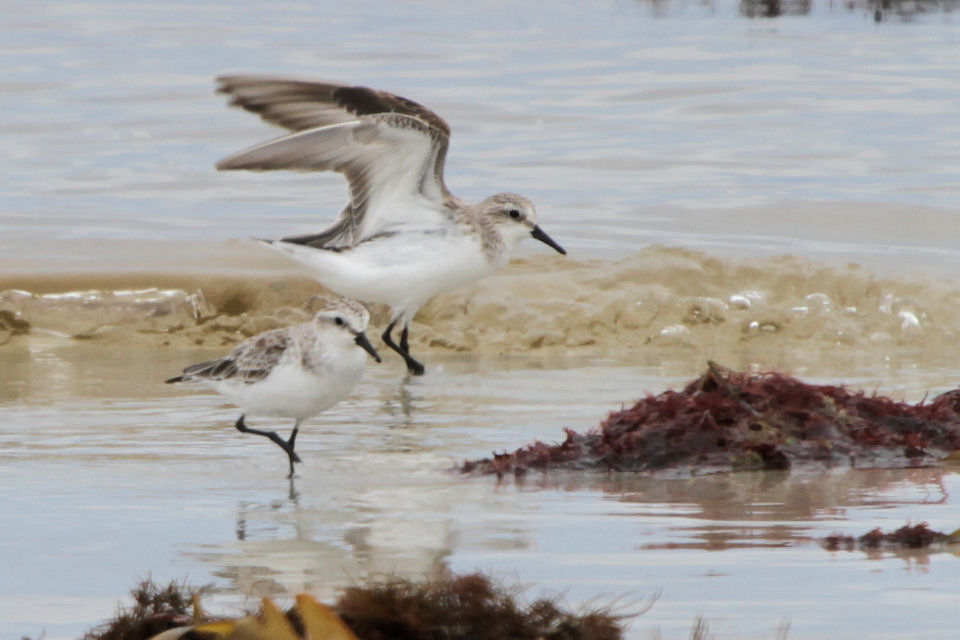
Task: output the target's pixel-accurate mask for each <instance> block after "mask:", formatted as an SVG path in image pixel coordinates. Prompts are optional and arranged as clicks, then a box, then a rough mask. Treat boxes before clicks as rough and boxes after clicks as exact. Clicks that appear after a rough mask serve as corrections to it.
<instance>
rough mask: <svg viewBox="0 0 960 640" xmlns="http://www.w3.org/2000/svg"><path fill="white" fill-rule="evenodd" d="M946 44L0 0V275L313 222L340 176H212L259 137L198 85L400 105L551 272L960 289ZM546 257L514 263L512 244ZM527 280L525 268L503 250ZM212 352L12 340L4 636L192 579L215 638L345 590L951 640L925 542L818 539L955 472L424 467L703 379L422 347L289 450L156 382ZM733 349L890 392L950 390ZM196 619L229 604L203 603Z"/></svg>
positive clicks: (686, 357)
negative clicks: (599, 260)
mask: <svg viewBox="0 0 960 640" xmlns="http://www.w3.org/2000/svg"><path fill="white" fill-rule="evenodd" d="M958 46H960V25H958V23H957V20H956V17H955V16H954V15H953V14H951V13H942V12H932V13H929V14H926V15H919V16H915V17H913V18H912V19H909V20H906V19H890V20H885V21H883V22H881V23H879V24H878V23H875V22H874V21H873V16H872V13H871V12H869V11H866V10H852V11H848V10H845V9H840V8H837V7H830V6H829V5H828V4H827V3H822V4H816V5H814V6H813V10H812V12H811V13H810V14H809V15H805V16H790V17H782V18H777V19H774V20H763V19H748V18H745V17H743V16H742V15H740V13H739V11H738V4H737V3H735V2H731V3H718V4H708V3H694V2H686V3H684V2H676V3H670V4H659V3H658V4H650V3H646V2H610V3H601V4H599V5H598V4H596V3H576V2H549V3H547V2H533V3H524V4H523V6H522V7H517V6H514V5H513V4H509V3H498V2H474V3H470V5H469V6H466V5H461V4H459V3H458V4H444V3H435V2H372V1H370V2H358V3H351V4H349V5H343V4H336V3H313V2H299V3H298V2H285V3H279V4H276V3H253V2H244V1H241V2H219V3H218V2H209V3H203V4H202V5H201V6H196V5H195V3H136V2H108V1H103V0H101V1H95V2H93V1H91V2H43V3H40V2H18V1H16V0H13V1H10V2H7V3H5V5H4V21H3V24H2V25H0V64H2V66H3V68H4V69H5V73H4V74H3V76H2V78H0V140H2V144H3V152H2V153H0V175H3V176H4V180H3V184H2V185H0V225H2V231H3V233H2V234H0V270H2V272H3V273H4V274H5V275H10V274H26V275H25V276H24V277H27V276H29V274H31V273H38V272H46V273H54V274H61V273H62V274H76V273H78V272H86V271H97V272H104V271H118V272H126V271H135V270H147V271H149V270H158V271H166V270H186V271H203V270H213V269H239V268H244V267H246V266H248V265H247V263H246V262H245V255H244V252H243V251H242V250H241V251H236V250H234V249H231V248H230V247H232V246H234V245H232V244H231V242H233V243H235V242H236V241H237V240H238V239H243V238H247V237H249V236H265V237H275V236H280V235H287V234H292V233H296V232H300V231H310V230H315V229H316V228H317V226H318V225H320V224H323V223H324V222H326V221H328V220H329V219H331V218H332V216H333V214H334V213H335V212H336V211H338V210H339V208H340V206H341V205H342V202H343V199H344V197H345V188H344V186H343V184H342V180H341V179H340V178H339V177H338V176H300V175H280V174H275V175H251V174H218V173H216V172H215V171H214V170H213V164H214V162H215V161H216V160H217V159H219V158H221V157H223V156H225V155H227V154H229V153H232V152H234V151H236V150H238V149H239V148H242V147H244V146H247V145H249V144H254V143H257V142H260V141H262V140H264V139H266V138H268V137H270V136H272V135H274V133H275V131H274V130H272V129H271V128H270V127H268V126H266V125H264V124H263V123H261V122H259V121H257V120H256V119H255V118H253V117H250V116H248V115H247V114H243V113H240V112H238V111H236V110H230V109H227V108H226V106H225V105H224V100H223V99H222V98H221V97H219V96H215V95H212V94H211V91H212V87H213V82H212V78H213V77H214V76H215V75H217V74H221V73H229V72H241V71H257V72H282V73H291V74H298V75H307V76H317V77H323V78H329V79H335V80H342V81H347V82H356V83H362V84H366V85H369V86H375V87H382V88H386V89H390V90H393V91H396V92H399V93H402V94H404V95H408V96H410V97H412V98H414V99H416V100H418V101H421V102H423V103H425V104H427V105H429V106H431V107H432V108H435V109H436V110H437V111H439V112H440V113H441V114H442V115H443V116H444V117H446V118H447V119H448V120H449V121H450V122H451V124H452V125H453V127H454V137H453V140H452V147H451V153H450V164H449V166H448V171H447V176H448V182H449V184H450V186H451V189H452V190H453V191H454V192H455V193H457V194H458V195H461V196H463V197H467V198H470V199H478V198H481V197H483V196H485V195H487V194H489V193H491V192H494V191H501V190H515V191H520V192H523V193H525V194H527V195H529V196H530V197H531V198H532V199H533V200H534V201H535V202H536V203H537V206H538V208H539V211H540V214H541V217H542V222H543V224H544V227H545V228H547V229H548V230H549V231H550V233H551V235H553V236H554V237H555V238H557V239H558V241H560V242H561V243H563V244H564V245H565V246H566V247H567V248H568V249H570V251H571V254H572V255H573V256H581V257H583V256H590V257H604V258H616V257H623V256H627V255H630V254H633V253H634V252H635V251H636V250H637V249H639V248H640V247H642V246H644V245H647V244H650V243H663V244H670V245H678V246H685V247H691V248H696V249H700V250H703V251H706V252H709V253H717V254H722V255H729V256H736V257H739V258H746V259H749V258H750V257H751V256H760V255H773V254H779V253H788V254H794V255H798V256H802V257H805V258H808V259H810V260H812V261H814V262H815V263H818V262H820V261H823V262H839V261H856V262H860V263H863V264H865V265H867V266H868V267H869V268H871V269H874V270H876V271H878V272H881V273H885V274H889V275H891V276H892V277H899V276H900V275H901V274H902V273H904V272H907V271H909V272H914V273H921V274H931V275H936V276H938V277H946V278H953V277H954V274H955V273H956V270H957V268H958V267H960V250H958V249H957V244H956V241H955V239H956V237H957V231H958V215H960V207H958V205H957V196H958V191H960V187H958V185H960V151H958V149H960V146H958V145H957V144H956V141H957V139H958V136H960V121H958V119H957V118H956V114H957V113H958V112H960V75H958V74H957V70H956V64H955V59H956V51H957V47H958ZM529 244H531V245H532V244H533V243H529ZM524 251H526V252H528V253H530V254H534V253H535V252H538V251H540V248H539V247H533V246H527V247H525V249H524ZM213 355H215V352H214V351H210V350H201V349H198V350H195V351H191V352H183V351H176V350H174V351H161V352H160V353H157V352H156V351H151V350H147V349H144V348H140V347H137V346H136V345H133V346H130V345H123V344H120V345H116V344H106V343H99V342H96V341H71V340H66V339H57V338H51V337H46V336H40V335H38V336H31V337H30V338H29V339H28V340H27V339H25V340H19V341H15V342H12V343H10V344H8V345H5V346H0V365H2V366H0V372H2V373H0V410H2V417H0V513H2V515H3V521H4V526H3V534H2V535H0V566H3V567H4V570H3V571H0V636H2V637H20V635H23V634H29V635H31V636H33V637H37V636H39V635H40V634H41V633H43V632H44V631H45V633H46V637H47V638H49V639H51V640H52V639H55V638H71V637H77V636H79V635H81V634H82V633H83V631H84V630H86V629H88V628H89V627H90V626H92V625H94V624H96V623H97V622H98V621H100V620H102V619H103V618H105V617H107V616H109V615H110V614H111V613H112V612H113V611H114V607H115V603H116V601H117V599H118V598H120V597H122V596H123V595H124V594H125V592H126V591H127V589H128V588H129V587H130V586H131V585H132V584H133V583H134V582H135V580H136V579H137V578H139V577H143V576H146V575H148V574H152V576H153V577H154V578H156V579H158V580H167V579H173V578H177V579H179V578H182V577H185V576H186V577H188V578H189V579H190V580H191V581H192V582H195V583H205V582H212V583H213V584H214V586H215V589H216V592H217V596H216V598H215V601H216V603H217V604H219V605H222V607H223V608H224V609H225V610H226V611H232V610H235V608H236V607H239V606H241V605H243V604H245V603H246V602H248V598H251V597H253V596H257V595H262V594H274V595H284V594H291V593H295V592H297V591H299V590H302V589H308V590H310V591H312V592H315V593H317V594H318V595H320V596H323V597H331V596H332V595H333V594H334V593H335V592H336V589H337V588H338V587H340V586H342V585H344V584H348V583H350V582H352V581H354V580H356V579H357V578H361V577H363V576H367V575H375V574H382V573H386V572H393V573H399V574H402V575H420V574H423V573H425V572H429V571H432V570H436V569H437V568H440V567H444V566H446V567H450V568H452V569H454V570H457V571H470V570H473V569H481V570H484V571H491V572H494V573H495V574H497V575H500V576H505V577H506V578H507V579H511V580H513V579H515V580H516V581H519V582H523V583H524V584H529V585H530V595H531V597H535V596H538V595H540V594H542V593H554V594H557V593H559V594H562V596H563V598H564V599H565V600H566V601H567V602H568V603H570V604H571V606H580V605H582V604H584V603H586V602H591V601H593V602H600V603H603V602H614V601H616V602H626V603H628V604H627V605H626V608H627V609H628V610H629V605H630V603H643V602H645V601H646V599H647V598H649V597H651V596H653V595H654V594H657V593H658V594H659V599H658V600H657V602H656V603H655V605H654V607H653V608H652V609H651V610H650V612H648V613H647V614H645V615H644V616H642V617H640V618H637V619H636V620H635V621H634V622H633V625H632V627H631V631H630V634H631V637H634V638H649V637H651V635H653V634H655V633H656V632H658V631H659V632H660V633H661V634H662V636H663V637H664V638H682V637H687V635H688V633H689V629H690V627H691V625H692V623H693V620H694V618H695V617H696V616H697V615H703V616H704V617H705V618H706V619H707V620H708V621H709V623H710V625H711V629H712V630H713V631H714V632H715V633H716V635H717V637H718V638H719V639H725V638H758V639H759V638H772V637H775V634H776V630H777V629H778V628H780V627H781V626H782V625H783V624H785V623H787V622H789V624H790V625H791V632H790V636H789V637H797V638H831V639H834V638H917V637H923V638H937V637H942V638H948V637H954V635H955V634H954V633H952V630H953V629H954V627H955V621H954V618H955V616H954V615H953V614H952V608H951V607H952V606H953V605H952V603H953V602H954V601H955V598H956V594H957V585H958V584H960V564H958V562H957V558H956V557H955V556H954V555H953V554H952V553H949V552H934V553H926V552H924V553H917V554H902V555H901V554H891V553H882V554H877V555H871V556H868V555H866V554H864V553H860V552H843V553H833V554H831V553H828V552H826V551H824V550H823V549H822V548H821V547H820V546H819V545H818V543H817V539H818V538H819V537H821V536H824V535H827V534H829V533H833V532H837V531H839V532H843V533H849V534H852V535H860V534H862V533H865V532H866V531H868V530H869V529H871V528H873V527H875V526H881V527H883V528H884V529H893V528H897V527H899V526H901V525H903V524H904V523H906V522H908V521H912V522H919V521H928V522H929V523H930V524H931V526H932V527H933V528H935V529H939V530H946V531H952V530H953V529H955V528H956V527H957V526H958V523H957V521H956V513H957V511H956V498H955V497H954V496H955V495H956V492H957V491H958V489H960V476H958V475H957V474H956V473H955V472H953V471H952V470H950V469H929V470H908V471H876V472H855V473H852V472H850V473H848V472H836V473H830V474H822V475H811V476H805V475H797V474H794V475H789V476H782V475H762V474H746V475H733V476H725V477H716V478H699V479H694V480H657V479H649V478H629V477H620V476H607V475H585V476H563V475H556V476H554V475H551V476H547V477H538V476H531V477H529V478H527V479H526V480H525V481H524V482H523V483H521V484H515V483H514V482H512V481H510V482H506V483H497V482H496V481H495V480H494V479H490V478H482V479H469V480H465V479H461V478H458V477H455V476H452V475H449V474H448V473H446V469H448V468H449V467H450V466H451V465H452V464H453V463H455V462H456V461H458V460H461V459H463V458H468V457H477V456H483V455H488V454H489V452H490V451H492V450H502V449H506V448H513V447H517V446H520V445H522V444H525V443H527V442H530V441H532V440H533V439H536V438H539V439H543V440H547V441H551V440H556V439H558V438H560V437H561V432H560V429H561V427H564V426H570V427H573V428H578V429H585V428H588V427H590V426H592V425H594V424H596V423H597V422H598V421H599V420H600V419H601V418H602V417H603V416H604V415H605V414H606V412H607V411H609V410H611V409H615V408H617V407H619V406H620V404H621V403H624V402H630V401H632V400H634V399H636V398H638V397H640V396H642V395H643V394H644V393H646V392H659V391H661V390H663V389H665V388H668V387H676V386H678V385H681V384H683V383H684V382H686V381H687V380H689V379H690V378H691V377H693V376H695V375H697V374H698V373H699V372H700V370H701V369H702V366H703V363H702V358H701V357H699V356H698V354H696V353H689V352H688V351H686V350H684V349H680V348H678V349H675V350H670V349H664V350H662V351H657V352H650V351H644V352H642V353H628V354H624V353H591V354H585V355H582V356H572V357H566V358H557V359H550V358H547V357H536V356H531V357H530V358H501V357H497V355H496V354H490V353H481V354H471V353H467V354H463V355H460V356H452V355H447V356H442V355H437V354H432V355H431V358H430V360H429V363H435V366H434V368H433V369H431V372H430V374H429V375H428V376H426V377H425V378H423V379H418V380H412V381H405V380H404V379H403V376H402V371H401V370H400V368H399V367H397V366H394V365H395V363H387V364H385V365H384V366H381V367H374V368H372V369H371V371H370V374H369V375H368V376H367V377H366V378H365V379H364V380H363V381H362V382H361V384H360V385H359V386H358V388H357V391H356V393H355V394H354V395H353V396H352V398H351V399H350V400H348V401H346V402H344V403H342V404H341V405H339V406H338V407H336V408H334V409H333V410H331V411H329V412H327V413H326V414H324V415H323V416H321V417H319V418H317V419H316V420H315V421H313V422H312V423H311V424H310V425H309V427H308V428H307V429H306V431H305V432H304V435H303V436H302V437H301V441H300V443H299V444H300V446H301V447H302V456H303V458H304V462H305V464H304V465H303V467H302V470H301V471H300V475H299V477H298V478H296V481H295V482H294V483H293V484H292V485H291V484H290V483H288V482H287V480H286V479H285V478H284V477H283V474H284V465H285V462H284V460H283V459H282V456H281V455H278V453H279V452H275V451H272V450H271V449H270V448H269V447H268V446H266V445H265V444H264V443H262V442H257V441H252V440H251V439H250V438H242V437H239V436H238V435H237V434H236V433H235V432H234V431H233V429H232V426H231V424H232V421H233V420H234V419H235V418H236V411H235V410H233V409H232V408H230V407H227V406H225V405H223V404H222V403H221V402H220V401H219V399H218V398H217V397H215V396H211V395H208V394H205V393H189V392H184V391H180V390H177V389H169V388H166V387H164V386H163V385H160V384H158V382H159V381H160V380H163V379H164V378H165V377H167V376H169V375H171V374H172V373H173V372H176V371H177V370H179V369H180V368H181V367H182V366H183V365H184V364H186V363H187V362H190V361H194V360H195V359H200V358H203V357H207V356H213ZM781 356H782V354H781V353H780V352H779V351H777V349H775V348H774V349H771V350H770V351H769V352H768V353H764V352H757V353H754V354H753V355H752V356H751V358H750V359H745V360H744V361H743V362H740V363H736V364H738V365H742V366H750V365H755V366H757V367H770V366H778V367H780V368H782V369H785V370H787V371H795V372H802V373H803V374H804V376H805V377H807V378H809V379H812V380H815V381H830V382H846V383H848V384H851V385H853V386H857V387H862V388H866V389H871V390H872V389H876V390H879V391H880V392H883V393H889V394H892V395H894V396H896V397H900V398H906V399H909V400H912V401H916V400H919V399H920V398H922V397H923V395H924V394H925V393H927V392H928V391H929V392H934V393H935V392H938V391H943V390H946V389H950V388H952V387H954V386H955V381H956V380H957V379H958V377H960V367H954V366H944V365H943V364H942V363H938V364H936V365H933V364H931V363H930V362H928V361H924V360H923V359H922V358H921V359H912V360H911V359H910V358H904V357H897V358H892V359H884V358H883V357H878V358H874V357H865V358H857V357H850V358H847V359H844V358H838V359H831V358H829V357H825V356H824V355H823V354H817V355H816V357H814V356H812V355H811V357H810V358H809V359H805V358H804V356H803V354H793V355H792V356H791V357H789V358H785V359H784V358H782V357H781ZM214 606H216V605H214Z"/></svg>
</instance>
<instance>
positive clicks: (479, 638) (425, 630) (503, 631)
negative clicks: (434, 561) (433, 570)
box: [335, 573, 623, 640]
mask: <svg viewBox="0 0 960 640" xmlns="http://www.w3.org/2000/svg"><path fill="white" fill-rule="evenodd" d="M517 592H518V590H517V589H511V588H507V587H504V586H501V585H498V584H496V583H494V582H493V581H491V580H490V578H489V577H487V576H485V575H483V574H480V573H472V574H466V575H454V574H447V575H445V576H443V577H441V578H437V579H433V580H426V581H417V582H414V581H410V580H403V579H397V578H395V579H391V580H388V581H385V582H373V583H369V584H367V585H363V586H356V587H350V588H348V589H346V590H345V591H344V593H343V596H342V597H341V598H340V600H339V601H338V602H337V604H336V606H335V608H336V610H337V612H338V613H339V614H340V615H341V616H342V617H343V619H344V621H345V622H346V623H347V624H348V625H349V626H350V627H351V628H352V629H353V631H354V632H355V633H356V634H357V636H358V637H359V638H361V639H362V640H433V639H434V638H446V639H448V640H457V639H463V640H468V639H471V640H472V639H476V640H501V639H502V640H508V639H509V640H524V639H529V640H536V639H541V638H542V639H543V640H574V639H577V638H582V639H584V640H587V639H594V640H615V639H617V638H620V637H622V634H623V629H622V627H621V624H620V620H619V619H618V618H617V617H616V616H614V615H612V614H611V613H609V612H607V611H603V610H597V611H586V612H582V613H579V614H575V613H569V612H566V611H563V610H562V609H561V608H560V607H559V606H558V604H557V602H556V601H554V600H548V599H540V600H537V601H535V602H533V603H532V604H530V605H529V606H527V607H523V606H521V604H520V603H519V602H518V600H517V595H518V593H517Z"/></svg>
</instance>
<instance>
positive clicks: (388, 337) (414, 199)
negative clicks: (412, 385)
mask: <svg viewBox="0 0 960 640" xmlns="http://www.w3.org/2000/svg"><path fill="white" fill-rule="evenodd" d="M218 82H219V89H218V90H219V91H220V92H221V93H225V94H227V95H229V96H231V97H232V102H231V104H233V105H236V106H239V107H242V108H244V109H246V110H247V111H251V112H253V113H256V114H259V115H260V117H261V118H263V119H264V120H265V121H267V122H269V123H271V124H275V125H279V126H281V127H284V128H286V129H288V130H290V131H293V132H294V133H291V134H288V135H285V136H282V137H280V138H277V139H274V140H271V141H269V142H265V143H263V144H260V145H257V146H254V147H251V148H249V149H246V150H244V151H240V152H239V153H237V154H234V155H232V156H230V157H228V158H225V159H224V160H221V161H220V162H219V163H218V164H217V168H218V169H220V170H228V169H247V170H252V171H271V170H277V169H293V170H300V171H337V172H340V173H342V174H344V176H346V178H347V181H348V182H349V185H350V202H348V203H347V205H346V207H344V209H343V210H342V211H341V212H340V215H339V217H338V218H337V220H336V222H334V224H333V225H332V226H330V227H329V228H327V229H326V230H324V231H321V232H319V233H314V234H308V235H301V236H291V237H287V238H283V239H281V240H277V241H265V242H267V243H268V244H269V245H270V246H272V247H273V248H275V249H278V250H280V251H282V252H284V253H285V254H287V255H289V256H290V257H291V258H293V259H295V260H297V261H299V262H301V263H303V264H305V265H307V266H308V267H310V268H311V269H312V270H313V272H314V274H315V276H316V278H317V279H318V280H319V281H320V282H321V283H322V284H323V285H325V286H326V287H327V288H328V289H330V290H332V291H334V292H336V293H338V294H340V295H344V296H348V297H350V298H355V299H357V300H362V301H364V302H379V303H384V304H387V305H389V306H390V308H391V317H390V323H389V324H388V325H387V328H386V330H385V331H384V332H383V341H384V343H385V344H386V345H387V346H388V347H390V348H391V349H393V350H394V351H396V352H397V353H399V354H400V355H401V356H402V357H403V359H404V361H405V362H406V365H407V370H408V371H409V372H410V373H412V374H414V375H420V374H422V373H423V372H424V368H423V365H422V364H421V363H419V362H418V361H417V360H415V359H414V358H413V356H411V355H410V347H409V343H408V335H409V327H410V321H411V320H412V319H413V316H414V315H415V314H416V312H417V310H418V309H419V308H420V307H421V306H422V305H423V304H424V303H425V302H426V301H427V300H429V299H430V298H431V297H433V296H434V295H436V294H438V293H441V292H443V291H449V290H451V289H456V288H458V287H461V286H463V285H466V284H469V283H471V282H474V281H475V280H477V279H479V278H482V277H484V276H487V275H489V274H491V273H493V272H494V271H496V270H497V269H499V268H500V267H502V266H503V265H504V264H506V263H507V261H508V260H509V259H510V255H511V254H512V253H513V250H514V248H515V247H516V245H517V243H518V242H520V240H522V239H523V238H525V237H527V236H533V237H534V238H536V239H537V240H540V241H541V242H543V243H545V244H547V245H549V246H550V247H552V248H553V249H555V250H556V251H558V252H560V253H562V254H565V253H566V251H565V250H564V249H563V248H562V247H561V246H560V245H559V244H557V243H556V242H554V241H553V240H552V239H551V238H550V236H548V235H547V234H546V233H545V232H544V231H543V229H541V228H540V227H539V225H537V213H536V210H535V209H534V207H533V204H532V203H531V202H530V201H529V200H527V199H526V198H524V197H523V196H519V195H516V194H512V193H500V194H497V195H494V196H490V197H489V198H487V199H485V200H483V201H481V202H479V203H477V204H468V203H466V202H464V201H463V200H461V199H459V198H457V197H455V196H454V195H452V194H451V193H450V191H448V190H447V187H446V185H445V184H444V181H443V166H444V161H445V159H446V156H447V146H448V142H449V138H450V127H449V126H448V125H447V123H446V122H444V120H443V119H442V118H440V116H438V115H437V114H435V113H433V112H432V111H430V110H429V109H427V108H426V107H423V106H421V105H420V104H417V103H416V102H413V101H412V100H408V99H406V98H401V97H400V96H396V95H393V94H391V93H387V92H384V91H377V90H375V89H368V88H365V87H351V86H344V85H339V84H327V83H321V82H312V81H306V80H296V79H290V78H281V77H273V76H257V75H249V76H248V75H241V76H224V77H221V78H218ZM398 323H400V324H401V327H402V328H401V331H400V343H399V345H398V344H397V343H395V342H394V341H393V337H392V333H393V329H394V327H396V326H397V324H398Z"/></svg>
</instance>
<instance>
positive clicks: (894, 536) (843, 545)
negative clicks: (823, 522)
mask: <svg viewBox="0 0 960 640" xmlns="http://www.w3.org/2000/svg"><path fill="white" fill-rule="evenodd" d="M958 542H960V530H958V531H954V532H953V533H942V532H940V531H934V530H933V529H931V528H930V525H928V524H927V523H926V522H921V523H919V524H914V525H910V524H906V525H904V526H902V527H900V528H899V529H897V530H896V531H891V532H889V533H884V532H883V530H882V529H881V528H880V527H877V528H876V529H873V530H871V531H868V532H867V533H865V534H863V535H862V536H860V537H857V538H855V537H853V536H849V535H844V534H840V533H835V534H832V535H829V536H827V537H826V538H824V539H823V540H822V544H823V547H824V548H825V549H826V550H827V551H841V550H845V551H853V550H855V549H861V550H866V551H874V550H878V549H893V550H896V549H926V548H928V547H931V546H933V545H937V544H957V543H958Z"/></svg>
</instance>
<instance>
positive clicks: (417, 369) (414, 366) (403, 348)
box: [381, 316, 426, 376]
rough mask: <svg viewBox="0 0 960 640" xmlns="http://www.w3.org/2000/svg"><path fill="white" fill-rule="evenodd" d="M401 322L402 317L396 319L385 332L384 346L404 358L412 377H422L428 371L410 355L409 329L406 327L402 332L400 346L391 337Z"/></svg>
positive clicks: (383, 336)
mask: <svg viewBox="0 0 960 640" xmlns="http://www.w3.org/2000/svg"><path fill="white" fill-rule="evenodd" d="M399 320H400V316H397V317H396V318H394V319H393V320H392V321H391V322H390V324H388V325H387V330H386V331H384V332H383V335H382V336H381V337H382V338H383V342H384V344H386V345H387V346H388V347H390V348H391V349H393V350H394V351H396V352H397V353H399V354H400V356H401V357H403V361H404V362H406V363H407V371H409V372H410V373H411V374H412V375H415V376H422V375H423V372H424V371H426V369H424V368H423V365H422V364H420V363H419V362H417V361H416V360H415V359H414V358H413V356H411V355H410V348H409V344H408V343H407V327H406V325H404V327H403V331H401V332H400V345H399V346H397V343H395V342H394V341H393V338H392V337H391V336H390V334H391V333H393V328H394V327H395V326H396V325H397V322H398V321H399Z"/></svg>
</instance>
